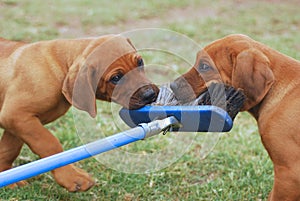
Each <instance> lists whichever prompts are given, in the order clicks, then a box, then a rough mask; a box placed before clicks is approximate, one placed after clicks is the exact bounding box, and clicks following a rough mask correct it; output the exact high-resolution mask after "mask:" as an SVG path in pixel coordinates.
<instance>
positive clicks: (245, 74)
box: [232, 48, 274, 110]
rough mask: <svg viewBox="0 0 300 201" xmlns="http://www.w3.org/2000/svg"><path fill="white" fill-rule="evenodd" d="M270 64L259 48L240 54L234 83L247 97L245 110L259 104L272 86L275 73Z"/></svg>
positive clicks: (234, 69) (233, 72) (234, 70)
mask: <svg viewBox="0 0 300 201" xmlns="http://www.w3.org/2000/svg"><path fill="white" fill-rule="evenodd" d="M269 65H270V61H269V59H268V58H267V57H266V55H264V54H263V53H262V52H260V51H259V50H257V49H254V48H252V49H248V50H245V51H243V52H241V53H239V54H238V56H237V58H236V64H235V65H234V67H233V71H232V85H233V87H235V88H241V89H243V90H244V93H245V95H246V97H247V99H246V102H245V104H244V107H243V108H242V109H243V110H249V109H250V108H252V107H254V106H255V105H256V104H258V103H259V102H260V101H261V100H262V99H263V98H264V97H265V95H266V94H267V93H268V91H269V89H270V88H271V86H272V84H273V82H274V75H273V72H272V70H271V69H270V67H269Z"/></svg>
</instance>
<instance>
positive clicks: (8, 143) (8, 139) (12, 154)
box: [0, 131, 27, 188]
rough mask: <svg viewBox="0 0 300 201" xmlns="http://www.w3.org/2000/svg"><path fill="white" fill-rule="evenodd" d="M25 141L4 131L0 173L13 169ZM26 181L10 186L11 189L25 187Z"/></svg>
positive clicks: (0, 151) (0, 145) (0, 144)
mask: <svg viewBox="0 0 300 201" xmlns="http://www.w3.org/2000/svg"><path fill="white" fill-rule="evenodd" d="M23 144H24V143H23V141H22V140H21V139H19V138H18V137H16V136H14V135H12V134H11V133H9V132H8V131H4V132H3V135H2V138H1V140H0V172H2V171H5V170H8V169H10V168H12V164H13V162H14V160H15V159H16V158H17V157H18V155H19V154H20V151H21V149H22V146H23ZM26 184H27V183H26V182H25V181H19V182H17V183H15V184H11V185H9V187H10V188H14V187H17V186H24V185H26Z"/></svg>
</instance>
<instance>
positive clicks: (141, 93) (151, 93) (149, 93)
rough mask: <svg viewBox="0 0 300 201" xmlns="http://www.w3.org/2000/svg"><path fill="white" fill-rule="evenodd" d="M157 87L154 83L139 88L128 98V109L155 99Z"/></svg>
mask: <svg viewBox="0 0 300 201" xmlns="http://www.w3.org/2000/svg"><path fill="white" fill-rule="evenodd" d="M158 92H159V89H158V88H157V86H155V85H154V84H149V85H146V86H143V87H141V88H139V89H138V90H137V91H136V92H134V94H133V96H132V97H131V98H130V102H129V109H138V108H140V107H142V106H144V105H147V104H149V103H152V102H154V101H155V100H156V98H157V95H158Z"/></svg>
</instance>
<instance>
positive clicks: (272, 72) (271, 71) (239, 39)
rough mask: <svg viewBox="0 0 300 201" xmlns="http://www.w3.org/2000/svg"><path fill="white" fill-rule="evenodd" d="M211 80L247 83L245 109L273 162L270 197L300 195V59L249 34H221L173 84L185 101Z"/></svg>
mask: <svg viewBox="0 0 300 201" xmlns="http://www.w3.org/2000/svg"><path fill="white" fill-rule="evenodd" d="M212 82H217V83H225V84H227V85H230V86H233V87H234V88H236V89H242V90H243V92H244V94H245V96H246V100H245V103H244V105H243V107H242V110H243V111H248V112H250V113H251V114H252V115H253V117H254V118H255V119H256V121H257V123H258V128H259V133H260V135H261V139H262V143H263V145H264V146H265V148H266V149H267V151H268V153H269V156H270V158H271V160H272V162H273V164H274V175H275V177H274V186H273V189H272V191H271V193H270V195H269V200H272V201H275V200H276V201H283V200H290V201H292V200H300V188H299V186H300V174H299V172H300V127H299V121H300V109H299V108H300V95H299V94H300V62H299V61H297V60H295V59H293V58H290V57H288V56H286V55H284V54H281V53H279V52H278V51H276V50H274V49H272V48H270V47H267V46H266V45H264V44H262V43H259V42H257V41H254V40H253V39H251V38H249V37H247V36H244V35H229V36H227V37H225V38H222V39H219V40H216V41H214V42H212V43H211V44H209V45H208V46H206V47H205V48H204V49H203V50H201V51H199V52H198V54H197V59H196V63H195V65H194V66H193V68H192V69H191V70H190V71H188V72H187V73H186V74H184V75H182V76H181V77H179V78H177V79H176V80H175V81H174V82H173V83H172V84H171V88H172V90H173V91H174V93H175V95H176V97H177V98H178V99H180V100H182V101H188V100H190V99H194V98H195V97H196V96H198V95H200V94H201V93H202V92H203V91H204V90H205V89H206V88H207V86H209V85H210V84H211V83H212Z"/></svg>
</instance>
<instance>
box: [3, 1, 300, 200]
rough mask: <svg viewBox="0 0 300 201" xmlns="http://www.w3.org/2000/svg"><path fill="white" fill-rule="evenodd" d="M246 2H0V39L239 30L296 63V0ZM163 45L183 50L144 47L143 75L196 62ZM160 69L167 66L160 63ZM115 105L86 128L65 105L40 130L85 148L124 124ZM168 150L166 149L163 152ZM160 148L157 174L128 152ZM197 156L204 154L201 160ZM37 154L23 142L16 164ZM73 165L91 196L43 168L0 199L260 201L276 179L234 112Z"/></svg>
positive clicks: (156, 76)
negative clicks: (231, 117) (227, 121)
mask: <svg viewBox="0 0 300 201" xmlns="http://www.w3.org/2000/svg"><path fill="white" fill-rule="evenodd" d="M162 2H163V3H162ZM243 2H244V1H238V0H228V1H223V0H216V1H204V0H203V1H202V0H200V1H197V0H190V1H189V0H167V1H155V0H149V1H135V2H133V1H130V0H124V1H118V2H117V1H104V0H98V1H92V0H72V1H71V0H64V1H58V0H45V1H39V2H37V1H33V0H22V1H21V0H20V1H18V0H0V36H2V37H5V38H9V39H14V40H25V41H38V40H47V39H55V38H75V37H87V36H95V35H103V34H108V33H121V32H125V31H131V30H134V29H137V28H150V27H156V28H163V29H169V30H172V31H175V32H179V33H181V34H183V35H186V36H187V37H189V38H190V39H192V40H194V41H195V42H196V43H198V44H199V45H200V46H204V45H206V44H208V43H209V42H211V41H213V40H215V39H218V38H220V37H223V36H225V35H227V34H231V33H243V34H246V35H249V36H251V37H252V38H254V39H256V40H259V41H261V42H263V43H265V44H267V45H269V46H271V47H273V48H274V49H277V50H279V51H281V52H283V53H285V54H287V55H289V56H291V57H294V58H296V59H300V13H299V6H300V5H299V3H297V1H279V0H276V1H275V0H274V1H271V0H265V1H259V0H254V1H247V2H246V3H243ZM274 2H276V3H274ZM160 33H161V35H159V36H157V37H158V38H155V37H149V41H150V42H149V41H148V42H149V43H147V40H144V39H143V38H142V40H134V39H133V42H134V43H135V45H136V46H138V47H143V46H144V45H145V46H147V45H149V44H151V43H152V40H153V43H155V40H160V39H162V40H163V39H164V38H163V36H164V35H163V33H165V32H164V31H162V32H160ZM159 37H161V38H159ZM139 41H140V42H139ZM166 41H171V39H168V40H167V39H166ZM137 43H138V44H137ZM160 45H162V46H163V45H164V44H160ZM166 45H167V46H168V45H173V46H174V51H175V48H177V49H178V51H179V52H180V51H182V53H184V54H186V56H185V57H184V58H180V57H177V56H174V55H172V54H171V55H170V54H167V53H164V52H161V51H154V52H151V51H141V54H142V55H143V57H144V59H145V63H146V64H158V66H156V67H153V68H152V70H151V71H150V72H149V77H150V78H151V79H153V80H154V81H155V82H157V83H163V82H167V81H170V80H172V79H174V78H175V77H177V76H178V75H179V73H182V72H185V71H186V70H187V69H188V68H189V67H190V63H191V62H190V59H188V61H186V60H185V58H186V57H188V56H190V58H194V55H195V54H196V52H195V51H194V50H193V48H192V47H191V46H189V45H185V43H178V45H177V42H175V44H174V42H172V41H171V42H169V43H166ZM176 45H177V46H176ZM173 46H172V48H173ZM177 49H176V51H177ZM163 66H167V67H168V68H160V67H163ZM166 69H167V70H166ZM168 69H172V70H171V71H170V70H168ZM146 70H147V69H146ZM118 108H119V107H117V106H116V105H114V104H112V105H111V104H109V103H99V107H98V112H99V114H98V116H97V118H96V120H95V121H93V122H92V124H91V125H90V124H85V122H88V121H90V120H85V119H84V120H81V119H76V115H77V114H79V113H77V111H73V112H72V110H70V112H68V113H67V114H66V115H65V116H64V117H63V118H60V119H59V120H57V121H56V122H53V123H52V124H49V125H47V127H48V128H49V129H50V130H51V131H52V132H53V133H54V134H55V135H56V136H57V137H58V138H59V139H60V140H61V142H62V144H63V146H64V148H65V149H70V148H73V147H76V146H80V145H82V142H85V143H86V142H89V141H91V140H95V139H97V138H101V137H104V136H107V135H111V134H113V133H116V132H119V131H121V130H124V129H125V126H124V125H123V124H122V123H120V120H119V119H118V117H117V114H116V113H117V109H118ZM79 117H80V118H81V117H82V116H80V115H79ZM116 122H117V125H116ZM88 126H90V127H88ZM93 126H94V127H93ZM87 127H88V129H90V131H92V132H87V133H84V132H79V133H78V134H76V131H81V130H84V129H86V128H87ZM92 127H93V128H92ZM216 142H218V143H216ZM209 143H211V144H209ZM215 144H216V146H215V148H214V149H213V151H212V152H210V154H209V155H207V153H208V152H209V151H208V150H205V148H211V147H213V146H214V145H215ZM205 146H207V147H205ZM165 147H168V148H170V149H171V150H165V149H166V148H165ZM164 151H165V152H164ZM205 151H206V152H205ZM159 152H161V153H162V154H161V155H162V156H161V155H159V156H160V157H162V158H158V159H157V160H159V163H158V164H159V165H161V166H159V167H157V169H158V171H148V172H147V173H145V171H144V169H145V167H144V166H142V164H139V163H138V162H136V158H135V156H142V155H143V154H144V155H147V156H148V155H151V154H152V153H159ZM164 153H167V154H165V155H163V154H164ZM206 155H207V156H206ZM114 156H117V157H119V158H117V159H120V158H121V159H122V160H123V161H122V160H119V161H117V162H116V163H119V164H117V165H116V164H115V163H113V165H112V162H111V161H112V160H113V159H114V158H113V157H114ZM203 156H206V157H205V158H204V159H203ZM141 158H142V160H144V159H145V158H143V157H141ZM36 159H37V157H36V156H35V155H33V154H32V153H31V152H30V151H29V149H28V148H27V147H24V149H23V151H22V154H21V156H20V157H19V158H18V160H17V161H16V163H15V164H16V165H20V164H24V163H28V162H30V161H33V160H36ZM151 160H152V161H153V160H154V159H153V158H152V159H151ZM99 161H100V162H99ZM150 162H151V161H150ZM127 163H128V164H127ZM124 164H125V165H124ZM77 165H78V166H80V167H82V168H83V169H85V170H86V171H88V172H89V173H90V174H92V175H93V176H94V178H95V179H96V180H97V185H96V186H95V187H93V188H92V189H91V190H89V191H88V192H85V193H69V192H67V191H66V190H64V189H63V188H61V187H59V186H58V185H57V184H56V183H55V182H54V180H53V178H52V177H51V175H50V174H49V173H47V174H43V175H40V176H37V177H34V178H31V179H29V180H28V181H29V183H30V185H28V186H26V187H23V188H17V189H14V190H11V189H7V188H2V189H0V200H3V201H7V200H11V201H19V200H20V201H21V200H22V201H23V200H53V201H54V200H55V201H56V200H61V201H68V200H69V201H79V200H88V201H91V200H108V201H109V200H126V201H131V200H165V201H169V200H178V201H181V200H190V201H194V200H212V201H215V200H220V201H223V200H251V201H252V200H266V198H267V196H268V193H269V191H270V190H271V188H272V182H273V171H272V163H271V161H270V159H269V158H268V155H267V153H266V151H265V150H264V148H263V146H262V144H261V141H260V136H259V134H258V131H257V126H256V122H255V121H254V119H253V118H252V117H251V116H250V115H249V114H248V113H240V114H239V115H238V116H237V118H236V120H235V124H234V127H233V129H232V130H231V131H230V132H229V133H224V134H216V135H214V134H211V133H207V134H206V133H198V134H195V133H194V134H193V133H190V134H188V133H184V134H182V135H180V133H177V134H176V133H169V134H167V135H166V136H157V137H155V138H150V139H148V140H145V141H140V142H136V143H134V144H130V145H129V146H126V147H122V148H120V149H118V150H115V151H113V152H112V153H110V152H108V153H105V154H103V155H99V156H98V157H96V158H90V159H87V160H84V161H80V162H78V163H77ZM148 165H149V166H151V165H152V164H151V163H150V164H148ZM124 167H125V168H124ZM154 169H155V167H153V168H152V170H154Z"/></svg>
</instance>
